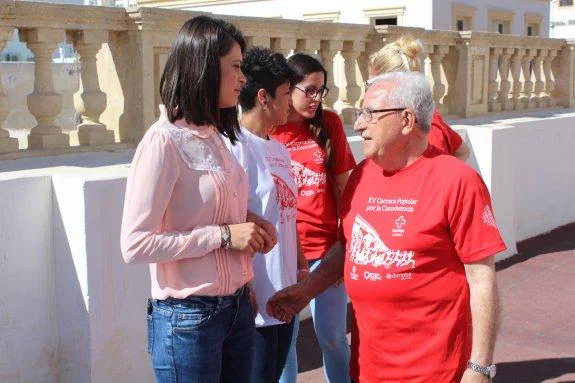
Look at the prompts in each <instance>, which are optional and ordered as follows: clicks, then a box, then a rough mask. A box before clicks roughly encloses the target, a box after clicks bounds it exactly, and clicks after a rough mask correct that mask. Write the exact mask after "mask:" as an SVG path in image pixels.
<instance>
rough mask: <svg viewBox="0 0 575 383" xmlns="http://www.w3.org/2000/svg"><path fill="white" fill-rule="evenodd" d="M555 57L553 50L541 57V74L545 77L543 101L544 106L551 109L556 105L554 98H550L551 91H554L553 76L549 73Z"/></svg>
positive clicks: (555, 52)
mask: <svg viewBox="0 0 575 383" xmlns="http://www.w3.org/2000/svg"><path fill="white" fill-rule="evenodd" d="M555 57H557V51H556V50H555V49H551V50H549V54H548V55H547V56H545V57H543V74H544V75H545V88H544V90H543V91H544V96H543V100H544V102H545V106H550V107H553V106H555V105H556V104H557V102H556V101H555V98H553V97H552V94H553V90H554V89H555V76H554V75H553V72H552V71H551V62H552V61H553V60H554V59H555Z"/></svg>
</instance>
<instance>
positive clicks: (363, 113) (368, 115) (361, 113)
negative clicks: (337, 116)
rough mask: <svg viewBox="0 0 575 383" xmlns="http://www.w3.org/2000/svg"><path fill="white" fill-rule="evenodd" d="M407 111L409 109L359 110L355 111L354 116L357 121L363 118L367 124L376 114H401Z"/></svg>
mask: <svg viewBox="0 0 575 383" xmlns="http://www.w3.org/2000/svg"><path fill="white" fill-rule="evenodd" d="M405 109H407V108H387V109H374V110H371V109H362V108H358V109H355V110H354V114H355V118H356V119H359V118H360V117H362V118H363V120H364V121H365V122H370V121H371V120H372V119H373V114H374V113H383V112H401V111H403V110H405Z"/></svg>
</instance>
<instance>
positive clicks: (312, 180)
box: [291, 160, 326, 195]
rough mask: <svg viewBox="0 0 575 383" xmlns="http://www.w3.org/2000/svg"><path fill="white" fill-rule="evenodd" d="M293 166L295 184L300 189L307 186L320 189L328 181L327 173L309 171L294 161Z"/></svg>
mask: <svg viewBox="0 0 575 383" xmlns="http://www.w3.org/2000/svg"><path fill="white" fill-rule="evenodd" d="M291 165H292V168H291V169H292V174H293V178H294V180H295V184H296V185H297V187H298V188H301V187H306V186H307V187H310V186H315V187H319V186H321V185H324V184H325V181H326V175H325V173H323V172H322V173H318V172H314V171H313V170H311V169H308V168H306V167H305V166H303V165H302V164H301V163H299V162H297V161H293V160H292V162H291ZM302 195H303V194H302Z"/></svg>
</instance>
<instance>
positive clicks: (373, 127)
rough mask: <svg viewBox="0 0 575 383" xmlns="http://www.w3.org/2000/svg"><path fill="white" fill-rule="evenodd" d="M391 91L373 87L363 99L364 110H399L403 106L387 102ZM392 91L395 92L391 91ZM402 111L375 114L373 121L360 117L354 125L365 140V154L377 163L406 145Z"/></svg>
mask: <svg viewBox="0 0 575 383" xmlns="http://www.w3.org/2000/svg"><path fill="white" fill-rule="evenodd" d="M389 91H390V89H388V88H387V87H386V86H378V85H372V86H371V87H370V88H369V89H368V90H367V93H366V94H365V97H364V99H363V109H365V110H379V109H388V108H398V107H402V105H389V104H388V103H387V102H386V99H387V97H386V96H387V94H388V92H389ZM391 91H393V90H392V89H391ZM404 113H405V112H401V111H399V112H398V111H385V112H374V113H373V114H372V119H371V121H369V122H368V121H365V118H364V117H363V116H360V117H359V118H358V119H357V121H356V122H355V124H354V129H355V130H356V131H357V132H359V133H360V134H361V138H363V154H364V155H365V157H366V158H371V159H372V160H374V161H375V162H376V163H381V162H382V161H383V160H385V159H386V158H388V157H389V156H390V155H393V153H395V152H397V149H398V148H401V147H402V146H404V145H405V142H406V139H407V138H406V137H404V134H403V133H402V129H403V127H404V124H403V119H404V118H403V114H404Z"/></svg>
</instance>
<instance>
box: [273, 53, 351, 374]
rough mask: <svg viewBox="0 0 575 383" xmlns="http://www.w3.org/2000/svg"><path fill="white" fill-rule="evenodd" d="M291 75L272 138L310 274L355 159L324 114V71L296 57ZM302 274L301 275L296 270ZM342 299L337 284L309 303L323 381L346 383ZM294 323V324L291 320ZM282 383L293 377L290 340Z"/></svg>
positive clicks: (334, 235) (333, 230)
mask: <svg viewBox="0 0 575 383" xmlns="http://www.w3.org/2000/svg"><path fill="white" fill-rule="evenodd" d="M288 63H289V64H290V66H291V67H292V69H293V70H294V72H295V77H294V80H293V81H292V82H293V83H294V86H293V90H292V96H291V111H290V114H289V116H288V122H287V123H286V124H284V125H281V126H279V127H278V128H277V129H276V130H275V131H274V132H273V133H272V137H273V138H275V139H277V140H278V141H280V142H282V143H283V144H284V145H285V146H286V148H287V150H288V151H289V153H290V156H291V164H292V172H293V175H294V178H295V181H296V185H297V191H298V197H297V229H298V233H299V238H300V241H301V245H302V249H303V252H304V254H305V257H306V258H307V260H308V262H309V265H310V268H311V270H313V269H315V268H316V267H317V266H318V265H319V264H320V263H321V260H322V258H323V257H324V255H325V254H326V253H327V251H328V250H329V249H330V248H331V247H332V246H333V245H334V244H336V243H337V240H338V218H337V211H338V203H339V198H340V196H341V194H342V192H343V189H344V188H345V185H346V183H347V179H348V177H349V172H350V170H351V169H353V167H354V166H355V160H354V158H353V155H352V153H351V150H350V148H349V145H348V143H347V139H346V136H345V132H344V129H343V125H342V122H341V120H340V118H339V116H338V115H337V114H336V113H334V112H331V111H328V110H324V109H323V106H322V100H323V98H324V97H325V96H326V95H327V93H328V92H329V89H328V88H327V87H326V83H327V75H328V74H327V71H326V70H325V68H324V67H323V66H322V64H321V63H320V62H319V61H318V60H317V59H315V58H314V57H312V56H309V55H306V54H302V53H297V54H295V55H293V56H291V57H290V58H288ZM302 273H303V274H305V271H302ZM346 309H347V295H346V292H345V288H344V286H343V284H341V283H338V284H337V285H335V286H333V287H331V288H329V289H328V290H326V291H325V292H324V293H322V294H321V295H319V296H318V297H317V298H316V299H314V300H312V302H311V311H312V316H313V321H314V327H315V332H316V335H317V338H318V341H319V344H320V346H321V349H322V353H323V361H324V371H325V374H326V377H327V379H328V381H329V382H331V383H335V382H349V367H348V364H349V345H348V342H347V338H346ZM296 321H297V319H296ZM296 334H297V332H294V341H292V348H291V350H290V355H289V356H288V362H287V363H286V367H285V368H284V373H283V376H282V379H281V381H282V382H294V381H295V377H296V374H297V358H296V353H295V335H296Z"/></svg>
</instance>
